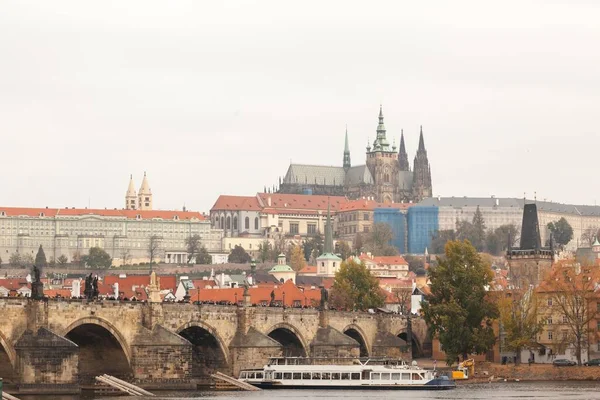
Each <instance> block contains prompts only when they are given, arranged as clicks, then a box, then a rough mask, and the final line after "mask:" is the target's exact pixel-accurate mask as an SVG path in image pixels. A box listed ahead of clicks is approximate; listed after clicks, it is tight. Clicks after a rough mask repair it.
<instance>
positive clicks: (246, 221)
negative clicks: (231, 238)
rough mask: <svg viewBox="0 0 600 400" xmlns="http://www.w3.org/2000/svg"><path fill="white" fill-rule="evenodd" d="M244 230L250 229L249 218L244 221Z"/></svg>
mask: <svg viewBox="0 0 600 400" xmlns="http://www.w3.org/2000/svg"><path fill="white" fill-rule="evenodd" d="M244 229H250V218H248V217H246V219H245V220H244Z"/></svg>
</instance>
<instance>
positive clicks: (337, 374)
mask: <svg viewBox="0 0 600 400" xmlns="http://www.w3.org/2000/svg"><path fill="white" fill-rule="evenodd" d="M598 345H600V342H598ZM331 379H334V380H339V379H340V373H339V372H333V373H332V374H331Z"/></svg>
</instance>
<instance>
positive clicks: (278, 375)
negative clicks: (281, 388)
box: [275, 372, 283, 379]
mask: <svg viewBox="0 0 600 400" xmlns="http://www.w3.org/2000/svg"><path fill="white" fill-rule="evenodd" d="M282 377H283V374H282V373H281V372H275V379H281V378H282Z"/></svg>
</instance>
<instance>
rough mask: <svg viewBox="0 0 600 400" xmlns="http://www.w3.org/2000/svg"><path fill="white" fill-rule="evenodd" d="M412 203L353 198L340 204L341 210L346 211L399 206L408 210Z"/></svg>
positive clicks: (398, 207) (400, 208)
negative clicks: (379, 201) (380, 201)
mask: <svg viewBox="0 0 600 400" xmlns="http://www.w3.org/2000/svg"><path fill="white" fill-rule="evenodd" d="M412 205H414V204H412V203H378V202H376V201H375V200H367V199H358V200H352V201H349V202H347V203H345V204H342V205H341V206H340V209H339V210H338V211H339V212H345V211H357V210H368V211H373V210H375V209H376V208H397V209H399V210H406V209H408V208H409V207H410V206H412Z"/></svg>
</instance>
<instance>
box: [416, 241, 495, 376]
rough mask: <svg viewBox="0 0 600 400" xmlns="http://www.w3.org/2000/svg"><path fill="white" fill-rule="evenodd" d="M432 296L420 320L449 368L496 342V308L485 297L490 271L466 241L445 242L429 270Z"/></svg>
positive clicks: (485, 349)
mask: <svg viewBox="0 0 600 400" xmlns="http://www.w3.org/2000/svg"><path fill="white" fill-rule="evenodd" d="M428 272H429V279H430V281H431V285H430V286H429V288H430V291H431V294H430V295H429V296H427V301H426V302H423V304H422V311H423V317H424V319H425V322H426V323H427V326H428V327H429V329H430V330H431V332H432V334H433V335H435V336H437V337H438V339H439V341H440V343H441V344H442V346H443V347H444V351H445V352H446V361H447V362H448V365H450V364H451V363H452V362H453V361H454V360H456V357H457V356H458V355H462V356H463V359H466V358H467V357H468V354H472V353H476V354H481V353H485V352H486V351H488V350H489V349H490V347H491V346H493V344H494V343H495V341H496V338H495V335H494V331H493V329H492V320H493V319H495V318H497V317H498V307H497V305H496V304H495V303H494V302H493V301H491V299H490V298H489V297H488V293H487V288H488V287H489V285H490V283H491V282H492V278H493V272H492V270H491V268H490V266H489V265H486V264H485V263H484V262H483V261H482V259H481V257H480V255H479V254H478V253H477V250H476V249H475V248H474V247H473V245H471V243H469V241H463V242H461V241H452V242H448V243H446V249H445V255H444V256H443V257H441V258H440V259H438V265H437V267H435V268H429V270H428Z"/></svg>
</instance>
